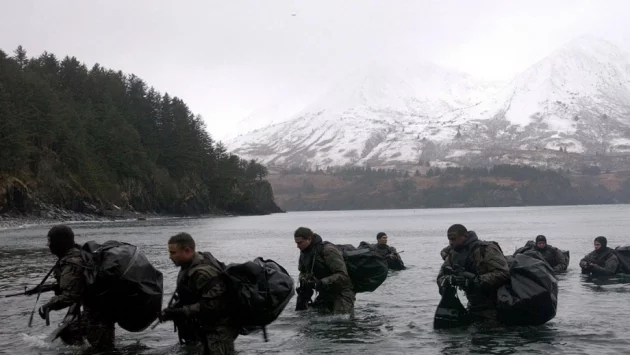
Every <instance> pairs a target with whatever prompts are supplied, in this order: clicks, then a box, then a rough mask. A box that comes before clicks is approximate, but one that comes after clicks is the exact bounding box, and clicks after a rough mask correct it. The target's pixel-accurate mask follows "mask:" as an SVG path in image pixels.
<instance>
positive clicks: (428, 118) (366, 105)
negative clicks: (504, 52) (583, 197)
mask: <svg viewBox="0 0 630 355" xmlns="http://www.w3.org/2000/svg"><path fill="white" fill-rule="evenodd" d="M458 132H459V133H458ZM629 133H630V53H628V52H627V51H626V50H624V49H621V48H619V47H617V46H615V45H613V44H611V43H608V42H606V41H603V40H599V39H595V38H591V37H583V38H579V39H576V40H574V41H572V42H570V43H568V44H567V45H565V46H563V47H562V48H559V49H558V50H556V51H555V52H554V53H552V54H551V55H549V56H548V57H547V58H545V59H544V60H542V61H540V62H538V63H536V64H534V65H533V66H532V67H530V68H529V69H528V70H526V71H524V72H523V73H521V74H519V75H517V76H516V77H515V78H514V79H512V80H511V81H509V82H506V83H502V84H499V85H490V84H488V83H479V82H475V81H474V80H473V79H471V78H470V77H469V76H467V75H465V74H461V73H454V72H450V71H447V70H445V69H443V68H441V67H438V66H436V65H432V64H423V65H416V66H411V67H409V66H407V67H405V66H402V65H395V66H392V67H383V66H370V67H367V68H359V69H357V70H356V71H355V72H354V73H351V74H350V75H349V76H347V77H345V78H342V79H341V80H340V81H339V82H338V83H337V84H336V85H334V86H333V88H332V89H331V90H330V91H329V92H328V93H327V94H326V95H324V96H323V97H321V98H319V99H318V100H316V101H315V102H314V103H313V104H312V105H310V106H308V107H307V108H306V109H305V110H303V111H302V112H300V113H299V114H298V115H296V116H295V117H293V118H291V119H289V120H288V121H285V122H281V123H278V124H275V125H270V126H267V127H264V128H261V129H258V130H256V131H254V132H252V133H249V134H247V135H242V136H240V137H238V138H236V139H234V140H232V141H230V142H228V148H229V149H230V150H232V151H233V152H235V153H237V154H239V155H242V156H244V157H246V158H254V159H258V160H260V161H262V162H265V163H268V164H275V165H278V166H302V167H317V166H319V167H324V166H328V165H346V164H357V165H362V164H370V165H372V166H387V165H389V166H391V165H405V164H407V165H408V164H415V163H417V162H418V161H419V160H421V159H422V160H425V161H426V160H430V161H432V162H436V163H443V164H449V163H452V164H478V163H493V162H496V161H492V160H493V159H494V158H493V157H492V156H496V155H497V154H498V153H497V152H502V154H503V156H505V154H506V153H509V154H508V157H507V158H504V159H511V160H514V161H519V162H525V163H534V164H536V163H537V162H536V160H538V163H540V162H541V161H545V160H549V159H550V156H549V154H548V153H546V152H544V148H547V149H551V150H554V151H558V150H559V148H563V149H565V148H566V149H567V150H568V151H569V152H571V153H580V154H584V155H595V154H596V153H597V154H604V153H611V152H613V153H614V152H625V151H630V149H629V148H630V146H629V144H628V143H629V139H630V134H629ZM537 165H541V164H537Z"/></svg>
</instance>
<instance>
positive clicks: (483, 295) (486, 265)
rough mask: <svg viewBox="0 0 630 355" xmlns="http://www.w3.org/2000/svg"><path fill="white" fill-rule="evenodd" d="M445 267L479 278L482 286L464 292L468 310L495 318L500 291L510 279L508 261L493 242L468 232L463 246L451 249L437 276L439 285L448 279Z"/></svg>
mask: <svg viewBox="0 0 630 355" xmlns="http://www.w3.org/2000/svg"><path fill="white" fill-rule="evenodd" d="M446 267H450V268H451V269H453V270H455V269H459V270H464V271H466V272H470V273H472V274H475V275H478V277H479V287H478V288H469V289H465V290H464V291H465V292H466V298H468V308H469V311H470V312H471V313H472V314H474V315H479V316H483V317H486V318H495V317H496V310H495V307H496V301H497V289H498V288H499V287H501V286H502V285H504V284H506V283H508V282H509V280H510V273H509V268H508V263H507V260H506V259H505V256H503V253H502V252H501V249H500V248H499V247H498V246H497V245H496V244H494V243H491V242H484V241H480V240H479V239H478V237H477V234H476V233H475V232H473V231H468V237H467V238H466V241H465V242H464V244H463V245H460V246H458V247H457V248H450V249H448V255H446V258H445V259H444V264H443V265H442V268H441V269H440V273H439V274H438V278H437V282H438V286H441V285H443V284H444V283H445V282H446V281H447V280H446V278H447V277H449V276H450V275H449V272H448V271H447V268H446Z"/></svg>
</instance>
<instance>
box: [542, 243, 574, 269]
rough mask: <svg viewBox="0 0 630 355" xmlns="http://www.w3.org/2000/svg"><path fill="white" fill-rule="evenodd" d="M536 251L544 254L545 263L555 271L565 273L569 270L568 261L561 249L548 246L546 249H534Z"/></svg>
mask: <svg viewBox="0 0 630 355" xmlns="http://www.w3.org/2000/svg"><path fill="white" fill-rule="evenodd" d="M534 250H535V251H537V252H539V253H540V254H542V256H543V258H544V259H545V261H546V262H547V263H549V265H550V266H551V267H552V268H553V271H555V272H564V271H566V270H567V266H568V265H567V259H566V258H565V257H564V255H563V254H562V251H560V249H558V248H556V247H553V246H551V245H549V244H547V245H546V246H545V248H544V249H539V248H534Z"/></svg>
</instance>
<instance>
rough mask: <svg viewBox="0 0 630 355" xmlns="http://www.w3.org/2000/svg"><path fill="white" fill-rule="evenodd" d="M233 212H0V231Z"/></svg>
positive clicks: (226, 215)
mask: <svg viewBox="0 0 630 355" xmlns="http://www.w3.org/2000/svg"><path fill="white" fill-rule="evenodd" d="M231 216H233V215H231V214H204V215H199V216H197V215H195V216H180V215H168V214H158V213H137V212H129V211H124V212H123V213H121V214H120V215H116V216H102V215H95V214H86V213H77V212H72V211H67V210H64V213H63V215H62V216H57V217H53V218H50V217H42V216H38V215H34V214H24V215H21V214H0V232H2V231H6V230H12V229H20V228H29V227H34V226H45V225H51V226H52V225H55V224H63V223H67V224H76V223H98V222H125V221H129V222H131V221H147V220H155V219H176V218H219V217H231Z"/></svg>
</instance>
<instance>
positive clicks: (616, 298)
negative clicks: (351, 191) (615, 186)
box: [0, 206, 630, 355]
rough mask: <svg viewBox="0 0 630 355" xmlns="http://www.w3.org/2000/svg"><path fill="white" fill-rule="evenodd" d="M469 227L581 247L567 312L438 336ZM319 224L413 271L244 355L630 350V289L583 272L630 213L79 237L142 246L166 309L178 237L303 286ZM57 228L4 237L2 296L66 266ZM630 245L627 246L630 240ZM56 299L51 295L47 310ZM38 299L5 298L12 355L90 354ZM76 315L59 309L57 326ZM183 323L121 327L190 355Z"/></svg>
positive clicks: (190, 225)
mask: <svg viewBox="0 0 630 355" xmlns="http://www.w3.org/2000/svg"><path fill="white" fill-rule="evenodd" d="M453 223H462V224H464V225H466V226H467V227H468V228H469V229H473V230H475V231H476V232H477V234H478V235H479V237H480V238H481V239H485V240H495V241H498V242H499V243H500V244H501V247H502V248H503V251H504V252H505V253H512V252H513V251H514V250H515V249H516V248H517V247H520V246H522V245H523V244H524V243H525V241H526V240H528V239H532V238H534V237H535V236H536V235H537V234H545V235H546V236H547V238H548V241H549V243H550V244H552V245H554V246H557V247H560V248H562V249H569V250H570V251H571V263H570V265H569V272H568V273H567V274H566V275H562V276H561V277H560V281H559V284H560V294H559V305H558V308H559V309H558V314H557V316H556V318H555V319H553V320H552V321H551V322H549V323H547V324H546V325H544V326H540V327H523V328H511V329H478V328H475V327H470V328H468V329H466V330H456V331H434V330H433V327H432V322H433V314H434V312H435V307H436V305H437V303H438V300H439V294H438V291H437V286H436V284H435V277H436V275H437V272H438V270H439V267H440V265H441V258H440V256H439V251H440V249H442V248H443V247H444V246H445V245H446V243H447V240H446V236H445V235H446V229H447V228H448V227H449V226H450V225H451V224H453ZM299 226H307V227H311V228H312V229H314V230H315V231H316V232H318V233H319V234H320V235H322V237H323V238H324V239H325V240H330V241H332V242H335V243H343V244H345V243H350V244H354V245H357V244H358V243H359V242H360V241H362V240H367V241H370V242H373V241H374V240H375V236H376V233H377V232H379V231H385V232H387V233H388V235H389V240H390V244H391V245H393V246H395V247H396V248H397V249H398V250H399V251H401V250H402V251H404V253H403V254H402V257H403V260H404V261H405V263H406V264H407V265H408V266H409V269H408V270H405V271H400V272H392V273H390V275H389V277H388V279H387V280H386V281H385V283H384V284H383V285H382V286H381V287H380V288H379V289H378V290H376V291H375V292H373V293H363V294H358V295H357V302H356V308H355V315H354V317H352V318H351V317H318V316H315V315H313V314H306V315H304V314H297V313H296V312H295V311H294V310H293V309H294V307H295V298H293V300H292V302H291V303H290V304H289V306H288V307H287V308H286V309H285V311H284V313H283V314H282V315H281V316H280V318H279V319H278V320H277V321H276V322H275V323H274V324H272V325H271V326H270V327H269V328H268V331H269V337H270V341H269V342H268V343H265V342H264V341H263V339H262V335H261V334H253V335H249V336H240V337H239V338H238V339H237V341H236V347H237V350H238V352H239V354H440V353H442V354H482V353H483V354H517V353H521V354H524V353H527V354H543V353H556V354H621V353H626V354H627V353H629V352H630V350H629V349H630V332H628V331H627V329H628V327H629V326H630V297H629V294H628V292H629V291H630V284H623V283H612V284H607V285H602V284H600V285H598V284H596V283H595V282H593V281H592V280H586V279H584V278H583V277H582V275H580V272H579V267H578V265H577V264H578V262H579V259H581V258H582V257H583V256H584V255H585V254H586V253H587V252H589V251H590V250H591V249H592V240H593V238H594V237H595V236H598V235H604V236H607V237H608V240H609V244H610V245H611V246H616V245H620V244H625V243H626V242H630V240H628V239H629V238H625V237H624V234H626V231H627V230H629V229H630V206H582V207H532V208H485V209H440V210H387V211H345V212H301V213H286V214H278V215H272V216H264V217H232V218H216V219H178V220H172V219H171V220H166V219H165V220H151V221H134V222H116V223H92V224H84V223H82V224H74V225H73V228H74V229H75V233H76V234H77V235H78V237H77V240H78V242H79V243H83V242H85V241H88V240H97V241H101V242H103V241H106V240H110V239H116V240H121V241H127V242H131V243H134V244H136V245H139V246H141V247H142V248H143V250H144V252H145V253H146V254H147V256H148V258H149V259H150V260H151V261H152V262H153V263H154V264H155V265H156V267H158V268H159V269H160V270H162V271H163V272H164V274H165V293H166V294H167V296H165V302H166V301H167V300H168V298H169V297H170V294H171V293H172V292H173V290H174V286H175V284H174V280H175V277H176V274H177V269H176V268H175V267H174V266H173V265H172V264H171V262H170V260H169V259H168V256H167V250H166V241H167V239H168V237H169V236H171V235H173V234H175V233H177V232H180V231H187V232H189V233H191V234H192V235H193V237H195V239H196V240H197V243H198V246H199V247H198V249H199V250H209V251H211V252H212V253H213V254H214V255H215V256H216V257H217V258H219V259H220V260H222V261H224V262H226V263H229V262H244V261H246V260H250V259H253V258H255V257H257V256H263V257H265V258H270V259H273V260H275V261H277V262H279V263H280V264H282V265H283V266H284V267H285V268H286V269H287V270H289V271H290V272H291V275H292V276H293V277H294V279H297V260H298V250H297V248H296V247H295V245H294V243H293V237H292V233H293V231H294V230H295V229H296V228H297V227H299ZM48 228H49V226H40V227H30V228H23V229H14V230H4V231H0V294H3V293H8V292H16V291H18V292H19V291H20V290H22V289H23V288H24V286H25V285H29V286H33V285H34V284H36V283H37V282H39V280H40V279H41V278H42V276H43V275H44V274H45V273H46V271H48V269H49V268H50V267H51V266H52V264H53V263H54V259H53V257H52V256H51V255H50V254H49V252H48V250H47V249H46V246H45V242H46V240H45V235H46V232H47V230H48ZM624 238H625V239H624ZM50 295H51V294H45V295H42V299H41V300H40V303H42V301H43V302H46V301H47V300H48V298H49V297H50ZM34 302H35V297H34V296H33V297H16V298H7V299H0V352H4V353H7V354H23V355H27V354H82V353H84V352H85V351H84V350H83V349H80V348H72V347H67V346H64V345H63V344H61V343H58V342H55V343H52V344H51V343H47V342H46V341H45V340H44V339H45V338H46V336H47V335H48V334H50V332H52V330H53V329H54V328H53V327H52V326H51V327H46V326H45V324H44V322H43V321H42V320H41V319H40V318H39V317H38V316H37V315H36V316H35V320H34V325H33V327H32V328H28V327H27V322H28V316H29V314H30V312H31V309H32V308H33V304H34ZM63 315H64V312H54V313H53V314H51V322H52V324H56V323H57V322H59V321H60V320H61V318H62V317H63ZM172 329H173V328H172V325H171V324H161V325H159V326H158V327H157V328H156V329H155V330H153V331H151V330H147V331H145V332H142V333H128V332H125V331H124V330H121V329H119V328H117V330H116V331H117V348H118V349H119V350H120V352H121V353H124V354H188V353H190V352H189V351H190V350H187V349H184V348H181V347H180V346H179V345H178V344H177V336H176V334H175V333H173V331H172Z"/></svg>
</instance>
